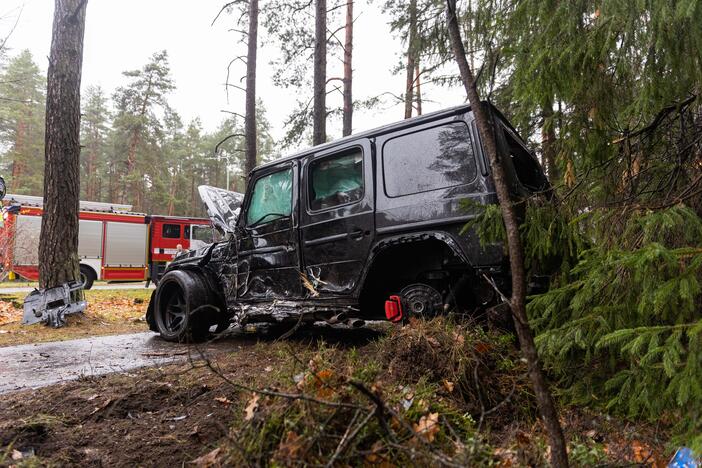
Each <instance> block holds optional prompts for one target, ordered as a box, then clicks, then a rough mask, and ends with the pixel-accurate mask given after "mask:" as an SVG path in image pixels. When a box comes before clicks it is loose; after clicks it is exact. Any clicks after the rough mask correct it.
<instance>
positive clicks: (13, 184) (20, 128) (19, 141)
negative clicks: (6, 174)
mask: <svg viewBox="0 0 702 468" xmlns="http://www.w3.org/2000/svg"><path fill="white" fill-rule="evenodd" d="M26 133H27V124H25V122H24V120H20V121H19V122H17V136H16V138H15V147H14V153H15V159H14V160H13V161H12V180H11V181H10V190H11V191H12V192H15V191H16V190H17V189H18V188H20V187H21V186H22V184H21V182H22V179H21V178H22V171H23V167H22V161H21V158H22V151H24V140H25V134H26Z"/></svg>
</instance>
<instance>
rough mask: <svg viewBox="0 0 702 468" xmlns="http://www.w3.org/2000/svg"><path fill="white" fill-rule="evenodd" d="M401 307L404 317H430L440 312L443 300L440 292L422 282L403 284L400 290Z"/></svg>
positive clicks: (442, 307) (442, 308)
mask: <svg viewBox="0 0 702 468" xmlns="http://www.w3.org/2000/svg"><path fill="white" fill-rule="evenodd" d="M399 296H400V299H401V300H402V309H403V312H404V313H405V316H406V317H408V318H409V317H417V318H424V319H426V318H431V317H435V316H437V315H438V314H440V313H442V312H443V310H444V301H443V298H442V297H441V293H440V292H439V291H437V290H436V289H434V288H433V287H431V286H429V285H428V284H424V283H414V284H410V285H409V286H405V287H404V288H403V289H402V291H400V294H399Z"/></svg>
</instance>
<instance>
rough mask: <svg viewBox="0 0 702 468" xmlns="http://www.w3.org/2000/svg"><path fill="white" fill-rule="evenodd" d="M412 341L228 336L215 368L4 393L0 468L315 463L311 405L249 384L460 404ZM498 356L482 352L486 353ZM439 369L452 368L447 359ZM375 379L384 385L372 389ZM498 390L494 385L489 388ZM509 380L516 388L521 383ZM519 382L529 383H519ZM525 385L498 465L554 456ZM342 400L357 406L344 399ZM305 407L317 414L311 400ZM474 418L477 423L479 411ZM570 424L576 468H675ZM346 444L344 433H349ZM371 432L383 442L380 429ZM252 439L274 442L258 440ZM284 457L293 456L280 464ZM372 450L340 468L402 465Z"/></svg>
mask: <svg viewBox="0 0 702 468" xmlns="http://www.w3.org/2000/svg"><path fill="white" fill-rule="evenodd" d="M412 336H413V335H411V334H409V335H408V334H405V335H402V334H400V335H398V336H397V337H390V338H385V337H383V334H382V333H378V332H372V331H358V330H312V331H304V332H299V333H297V334H296V335H294V336H293V337H291V338H289V339H286V340H281V341H278V340H277V339H276V338H277V337H276V336H275V335H272V336H268V337H250V336H248V337H247V336H244V337H237V338H229V340H230V341H229V345H230V348H231V351H228V352H221V353H218V354H214V355H212V356H210V358H209V360H207V361H204V362H203V361H193V362H188V363H181V364H172V365H165V366H160V367H154V368H149V369H143V370H140V371H133V372H126V373H122V374H111V375H107V376H101V377H95V378H89V379H79V380H76V381H71V382H67V383H64V384H60V385H54V386H51V387H45V388H42V389H38V390H33V391H24V392H19V393H13V394H6V395H3V396H2V397H0V466H6V465H8V466H9V465H13V464H14V465H17V466H22V465H26V466H36V465H42V466H44V465H58V466H78V465H80V466H144V465H158V466H184V465H189V464H195V465H197V466H219V465H220V464H221V465H228V464H234V463H236V460H242V459H243V460H247V461H248V462H250V463H253V464H254V465H256V464H258V463H260V464H265V465H267V464H274V465H278V466H279V465H286V466H296V465H299V464H300V463H304V460H305V459H302V458H301V457H302V456H303V455H302V454H301V453H300V452H299V451H297V450H298V448H299V446H298V445H296V444H294V443H293V442H295V441H296V440H298V439H296V438H297V437H298V436H297V435H296V432H295V431H298V432H299V431H300V430H301V429H300V428H299V427H298V428H296V426H295V424H303V426H306V427H308V428H309V427H311V429H310V430H312V431H317V430H318V429H316V428H315V427H316V423H315V422H314V421H313V420H312V421H307V422H305V420H301V421H297V420H296V417H297V415H298V414H301V413H297V412H295V410H294V407H295V406H296V404H295V403H303V402H300V401H297V402H295V401H288V400H286V399H284V398H282V399H281V398H274V397H265V399H264V398H263V397H262V399H261V400H260V402H258V397H256V395H255V394H253V393H251V392H250V391H247V390H244V389H243V387H247V388H255V389H268V390H272V391H274V392H276V391H280V392H283V393H285V392H288V393H298V392H305V391H309V390H310V389H309V388H307V387H305V386H304V385H303V384H304V383H305V382H307V381H306V380H305V379H304V378H303V380H300V379H301V378H300V375H310V372H312V371H314V377H315V378H317V379H318V378H319V376H321V375H324V376H332V378H336V377H333V376H335V375H339V376H341V375H342V374H343V373H345V374H347V375H351V376H353V378H355V379H364V378H367V379H368V382H369V383H368V385H369V388H373V391H374V392H376V394H378V395H383V396H382V398H387V401H388V402H390V401H391V399H392V398H394V397H393V394H396V393H397V392H398V390H397V389H400V388H401V389H403V390H402V391H403V392H406V391H407V388H411V389H412V391H413V392H416V396H415V397H414V399H415V400H419V406H421V405H426V406H427V408H429V407H430V406H432V405H434V404H437V405H440V406H439V407H446V405H448V404H449V403H450V402H451V401H454V400H455V401H458V400H456V398H458V395H457V394H456V393H455V392H456V391H457V390H456V391H454V389H453V384H452V383H450V382H445V379H443V380H441V382H444V383H443V386H444V388H443V389H441V390H439V391H437V390H436V388H435V387H431V388H433V390H432V393H431V394H428V395H429V396H422V397H421V398H422V399H419V398H420V392H422V391H424V390H422V388H429V387H426V386H425V384H426V382H427V372H429V370H428V369H425V366H427V365H430V364H431V359H430V358H428V357H427V356H422V355H421V354H422V353H420V352H418V351H421V350H422V349H424V348H419V347H411V346H408V347H407V348H406V349H405V350H398V353H397V354H392V353H388V352H387V351H388V348H387V346H391V347H396V346H397V343H398V341H397V340H404V339H412ZM408 337H409V338H408ZM422 339H424V340H425V341H426V343H425V345H426V346H429V348H427V349H430V348H431V347H434V346H435V342H436V339H435V338H433V337H431V336H430V337H428V338H422ZM393 340H395V341H393ZM379 343H380V344H381V345H379ZM461 344H462V341H461ZM479 344H480V343H479ZM438 345H439V343H438V342H437V343H436V346H438ZM483 346H486V345H484V344H483ZM487 351H488V350H487V349H483V348H480V352H487ZM379 353H383V354H382V355H381V354H379ZM424 354H427V353H424ZM408 359H409V360H410V361H409V362H408ZM435 364H436V366H441V365H443V363H441V362H438V361H435ZM517 366H518V367H517V368H519V365H517ZM318 369H325V370H322V371H321V372H317V370H318ZM369 372H372V375H371V374H369ZM505 375H507V374H505ZM509 375H512V371H510V373H509ZM366 376H367V377H366ZM439 377H440V376H439ZM325 378H326V377H325ZM429 378H433V377H429ZM487 378H490V377H489V376H488V377H487ZM301 382H302V383H303V384H301ZM370 382H375V383H373V384H372V385H373V386H372V387H370V385H371V383H370ZM312 383H313V384H314V385H313V387H311V388H312V390H314V391H316V393H313V395H316V396H317V397H320V396H322V397H323V398H325V399H333V397H334V395H333V394H332V393H329V392H331V391H332V390H331V387H329V389H327V388H323V387H319V386H318V385H317V383H315V382H312ZM487 383H489V382H487ZM449 384H451V387H450V389H448V385H449ZM497 384H499V382H495V381H493V383H492V384H490V385H492V386H494V385H497ZM503 384H505V385H507V386H509V385H510V382H509V381H507V382H503ZM301 385H302V386H301ZM398 385H399V387H398ZM512 385H518V388H520V389H521V388H522V383H521V382H518V381H515V383H513V384H512ZM242 386H243V387H242ZM486 389H487V387H486ZM524 389H526V392H522V390H518V391H517V393H518V394H519V395H516V394H515V395H514V396H513V398H512V401H509V402H508V404H507V406H505V407H503V408H504V411H500V412H499V413H501V414H500V415H499V417H497V418H495V419H493V420H491V421H492V422H490V421H488V422H486V424H485V426H484V428H483V433H484V434H485V435H484V441H485V442H484V443H485V444H489V445H486V447H487V450H488V455H489V457H490V459H491V460H493V463H494V464H496V465H498V466H528V465H531V466H538V465H539V460H541V461H542V460H544V457H545V451H546V448H545V443H544V437H543V430H542V428H541V426H540V424H539V423H538V421H536V420H534V418H533V417H530V416H529V414H531V413H530V412H531V411H532V410H529V409H528V407H529V406H530V405H529V404H528V403H526V405H527V409H526V410H524V409H521V410H520V409H519V405H523V404H524V403H523V399H524V398H527V399H528V398H529V397H528V389H527V388H526V387H524ZM334 391H336V390H334ZM452 392H453V393H452ZM405 395H406V393H405ZM405 398H406V396H405ZM427 398H429V400H427V401H426V402H425V403H423V400H426V399H427ZM339 401H342V402H349V401H350V400H348V398H347V396H343V397H342V399H341V400H339ZM520 402H522V403H520ZM415 403H416V402H415ZM451 404H453V403H451ZM259 405H260V407H261V408H259ZM415 406H417V404H415ZM432 407H433V406H432ZM305 408H307V410H308V411H309V405H306V406H305ZM413 408H414V406H413ZM411 411H413V410H412V409H410V410H408V417H415V416H409V414H410V413H409V412H411ZM422 411H424V412H426V409H425V410H422ZM429 411H430V412H431V411H432V410H429ZM254 413H255V416H254ZM305 414H308V413H305ZM330 414H337V411H336V410H335V411H334V412H333V413H330ZM417 414H419V413H417ZM320 415H322V414H320ZM324 415H325V416H324V419H325V421H326V422H328V421H329V420H327V419H326V413H324ZM308 416H309V414H308ZM281 417H282V420H281V419H280V418H281ZM330 417H331V416H330ZM457 417H458V418H461V416H460V415H459V416H457ZM463 417H464V418H468V419H469V420H471V416H469V415H468V413H466V414H465V415H464V416H463ZM415 418H416V419H418V416H416V417H415ZM473 419H477V418H476V417H475V416H473ZM276 420H280V423H282V426H281V428H280V431H282V432H279V434H281V435H280V438H279V439H275V440H274V441H273V442H272V443H273V445H272V447H273V449H271V450H270V452H266V453H265V454H264V458H262V459H256V458H250V456H251V453H252V452H251V450H253V449H252V446H251V445H247V446H245V447H244V446H242V445H241V444H242V443H248V444H250V443H251V442H252V441H251V440H249V439H246V437H247V434H249V435H250V434H254V435H255V436H256V437H260V436H261V434H266V432H258V431H259V429H262V430H264V431H265V430H271V428H272V427H273V424H274V422H275V421H276ZM341 422H342V423H343V424H342V428H343V427H344V426H345V425H348V424H349V421H348V420H346V421H341ZM562 422H563V424H564V428H565V431H566V434H567V437H568V439H569V440H570V441H571V442H570V451H571V455H572V456H573V457H574V460H575V462H574V465H575V466H589V465H591V464H592V465H594V464H600V463H602V461H603V460H605V461H606V465H632V466H664V465H665V460H667V459H669V458H670V455H671V453H669V452H670V448H666V446H665V443H666V440H667V439H666V436H665V433H664V432H662V431H659V430H657V428H655V427H652V426H649V425H646V424H642V423H632V422H628V421H624V420H619V419H616V418H612V417H608V416H604V415H600V414H597V413H595V412H592V411H589V410H583V409H576V408H565V409H564V410H563V412H562ZM351 423H353V421H351ZM419 423H420V425H421V423H422V419H419ZM320 427H321V426H320ZM348 427H349V428H350V427H351V426H348ZM415 427H416V426H415ZM444 430H445V429H444V428H443V427H442V428H441V432H443V431H444ZM252 431H253V432H252ZM327 431H331V426H330V428H329V429H328V430H327ZM437 431H438V428H437ZM286 433H287V436H286V437H283V435H284V434H286ZM257 434H258V435H257ZM271 437H273V436H272V435H271ZM335 437H338V438H341V433H339V434H337V435H336V436H335ZM365 437H374V436H373V435H372V433H371V434H369V435H366V436H365ZM437 437H439V436H437ZM338 438H337V439H335V442H334V446H336V444H337V443H338ZM247 440H249V442H246V441H247ZM300 440H302V438H300ZM439 440H440V439H438V438H437V440H436V442H437V443H438V442H439ZM371 442H372V440H371V441H370V442H368V441H365V442H363V443H367V444H370V443H371ZM253 443H255V444H259V445H260V444H264V443H266V441H262V440H255V439H254V440H253ZM269 445H270V443H269ZM376 445H377V444H373V445H372V446H373V447H375V446H376ZM296 447H297V448H296ZM359 450H360V449H359ZM374 450H375V449H374ZM411 450H415V449H414V448H411ZM281 453H282V454H285V457H287V458H276V457H280V456H281V455H280V454H281ZM359 453H364V452H359ZM365 453H366V455H363V456H365V458H358V459H355V458H349V459H348V460H344V461H343V463H342V462H341V459H340V462H339V463H336V465H339V466H342V465H344V466H345V465H347V464H350V465H353V466H359V465H364V466H372V465H374V464H378V463H379V464H380V465H382V466H398V465H397V462H394V461H393V460H392V459H389V458H375V459H373V458H370V455H368V452H365ZM371 455H372V454H371ZM307 456H309V455H307ZM326 456H327V457H328V456H330V453H327V454H326ZM252 460H253V461H252ZM354 460H355V461H354ZM373 460H375V462H372V461H373ZM533 460H536V461H533ZM416 463H419V462H416ZM419 464H421V463H419Z"/></svg>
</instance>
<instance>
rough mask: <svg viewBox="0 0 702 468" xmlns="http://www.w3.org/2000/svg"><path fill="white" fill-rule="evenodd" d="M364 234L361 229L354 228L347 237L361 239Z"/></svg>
mask: <svg viewBox="0 0 702 468" xmlns="http://www.w3.org/2000/svg"><path fill="white" fill-rule="evenodd" d="M365 235H366V233H365V232H364V231H363V229H356V230H355V231H351V232H350V233H349V237H350V238H351V239H353V240H361V239H363V236H365Z"/></svg>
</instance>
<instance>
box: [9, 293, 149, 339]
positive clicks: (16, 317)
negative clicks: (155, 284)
mask: <svg viewBox="0 0 702 468" xmlns="http://www.w3.org/2000/svg"><path fill="white" fill-rule="evenodd" d="M151 292H152V290H150V289H113V290H109V289H108V290H91V291H86V292H85V298H86V300H87V301H88V308H87V310H86V311H85V313H84V314H76V315H71V316H68V320H67V324H66V326H64V327H62V328H50V327H47V326H45V325H43V324H34V325H22V323H21V322H22V313H23V311H22V304H23V301H24V297H25V295H26V294H25V293H17V294H2V293H0V346H10V345H16V344H26V343H39V342H45V341H63V340H70V339H74V338H85V337H88V336H99V335H115V334H120V333H130V332H140V331H146V330H147V326H146V323H145V322H144V321H143V317H144V315H145V314H146V308H147V307H148V304H149V298H150V297H151Z"/></svg>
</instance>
